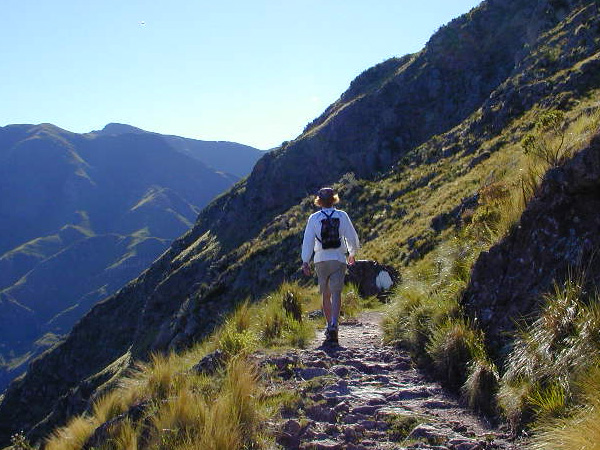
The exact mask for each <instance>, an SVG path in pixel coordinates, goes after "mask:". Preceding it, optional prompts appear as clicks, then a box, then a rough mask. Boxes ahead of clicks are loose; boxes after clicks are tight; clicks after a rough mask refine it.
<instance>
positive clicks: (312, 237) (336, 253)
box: [302, 208, 360, 263]
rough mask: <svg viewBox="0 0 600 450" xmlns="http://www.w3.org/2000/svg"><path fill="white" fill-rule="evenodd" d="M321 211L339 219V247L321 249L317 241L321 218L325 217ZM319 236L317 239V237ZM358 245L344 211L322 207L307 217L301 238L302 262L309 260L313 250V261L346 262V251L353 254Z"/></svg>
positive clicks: (355, 235)
mask: <svg viewBox="0 0 600 450" xmlns="http://www.w3.org/2000/svg"><path fill="white" fill-rule="evenodd" d="M322 211H324V212H326V213H327V215H330V214H332V213H333V216H332V217H337V218H339V219H340V230H339V231H340V240H341V241H342V245H341V246H340V247H339V248H328V249H323V246H322V245H321V243H320V242H319V239H321V220H322V219H325V215H324V214H323V213H322ZM317 238H319V239H317ZM359 247H360V243H359V241H358V234H356V230H355V229H354V226H353V225H352V222H351V221H350V217H348V214H346V212H345V211H341V210H339V209H335V208H323V209H321V210H320V211H317V212H316V213H314V214H311V215H310V217H309V218H308V222H307V224H306V228H305V230H304V239H303V240H302V262H305V263H307V262H309V261H310V258H311V256H312V254H313V252H314V254H315V258H314V261H315V262H316V263H317V262H321V261H340V262H343V263H345V262H346V252H347V253H348V254H349V255H350V256H354V255H355V254H356V252H357V251H358V249H359Z"/></svg>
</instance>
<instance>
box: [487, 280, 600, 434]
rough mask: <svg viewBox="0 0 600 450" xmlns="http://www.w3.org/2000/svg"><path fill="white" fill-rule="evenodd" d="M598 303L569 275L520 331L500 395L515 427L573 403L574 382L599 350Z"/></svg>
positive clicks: (552, 414) (560, 412) (559, 411)
mask: <svg viewBox="0 0 600 450" xmlns="http://www.w3.org/2000/svg"><path fill="white" fill-rule="evenodd" d="M598 300H599V298H598V294H594V295H589V294H588V293H587V292H586V290H585V277H584V276H583V275H582V274H581V273H579V274H578V275H571V276H570V277H569V278H568V279H567V280H566V281H565V282H564V283H563V284H562V285H558V284H557V285H556V286H555V289H554V292H553V293H552V294H549V295H547V296H546V304H545V306H544V307H543V309H542V311H541V313H540V317H539V318H538V319H537V320H536V321H534V322H533V323H532V324H531V325H530V326H529V327H528V328H527V329H525V330H523V331H521V332H520V335H519V337H518V338H517V339H516V340H515V343H514V346H513V349H512V351H511V353H510V354H509V356H508V358H507V363H506V372H505V373H504V375H503V377H502V380H501V384H502V387H501V390H500V391H501V395H500V396H499V397H500V398H501V404H502V407H503V409H504V410H505V414H506V415H507V416H508V417H509V418H511V420H512V421H513V422H514V425H515V426H522V425H524V424H525V423H527V422H528V421H529V420H531V419H533V418H535V417H537V418H538V419H540V420H548V419H551V418H555V417H560V416H562V415H564V414H565V413H567V412H568V408H569V406H570V405H572V404H573V403H574V402H575V401H576V394H577V392H576V380H577V379H578V377H580V376H581V374H582V373H586V372H587V371H588V370H589V369H590V367H591V366H592V365H593V364H594V363H595V361H596V355H597V354H598V351H600V304H599V303H600V302H599V301H598ZM523 386H527V389H522V387H523ZM511 396H518V398H510V397H511ZM519 409H521V410H522V411H519ZM519 421H520V422H521V423H519Z"/></svg>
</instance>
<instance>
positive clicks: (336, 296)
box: [328, 291, 342, 327]
mask: <svg viewBox="0 0 600 450" xmlns="http://www.w3.org/2000/svg"><path fill="white" fill-rule="evenodd" d="M341 304H342V293H341V292H340V291H337V292H332V293H331V320H330V321H329V322H328V323H330V324H331V325H334V326H335V327H337V325H338V319H339V317H340V306H341Z"/></svg>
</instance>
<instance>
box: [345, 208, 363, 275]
mask: <svg viewBox="0 0 600 450" xmlns="http://www.w3.org/2000/svg"><path fill="white" fill-rule="evenodd" d="M343 235H344V238H345V239H346V244H347V245H348V254H349V256H348V263H349V264H350V265H352V264H354V261H355V255H356V252H357V251H358V249H359V248H360V242H359V240H358V234H357V233H356V230H355V229H354V225H352V221H351V220H350V217H348V214H346V213H344V230H343Z"/></svg>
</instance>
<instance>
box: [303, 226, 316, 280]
mask: <svg viewBox="0 0 600 450" xmlns="http://www.w3.org/2000/svg"><path fill="white" fill-rule="evenodd" d="M314 248H315V227H314V226H312V224H311V220H310V217H309V218H308V222H307V224H306V228H305V229H304V238H303V239H302V272H304V275H306V276H309V275H310V267H309V265H308V263H309V262H310V258H311V256H312V254H313V251H314Z"/></svg>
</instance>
